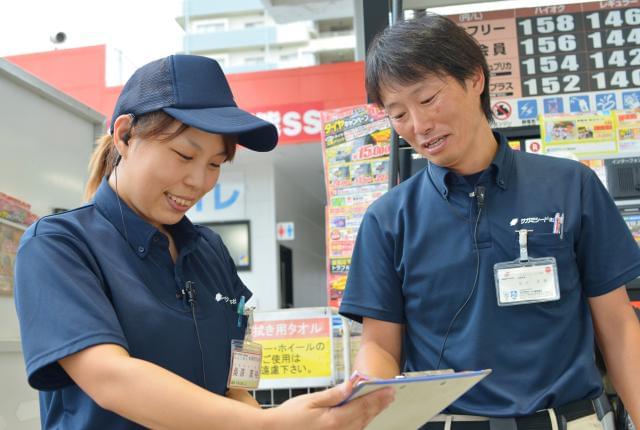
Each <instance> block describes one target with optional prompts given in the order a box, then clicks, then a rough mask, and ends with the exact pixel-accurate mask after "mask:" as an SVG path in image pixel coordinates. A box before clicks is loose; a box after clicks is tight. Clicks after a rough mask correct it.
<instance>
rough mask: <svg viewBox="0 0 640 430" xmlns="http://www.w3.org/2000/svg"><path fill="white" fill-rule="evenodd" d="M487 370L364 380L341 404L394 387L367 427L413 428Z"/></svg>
mask: <svg viewBox="0 0 640 430" xmlns="http://www.w3.org/2000/svg"><path fill="white" fill-rule="evenodd" d="M490 373H491V369H484V370H473V371H464V372H453V373H439V374H434V375H420V376H411V377H398V378H394V379H377V380H372V381H363V382H360V383H359V384H358V385H356V386H355V387H354V388H353V391H352V392H351V395H350V396H349V397H348V398H347V399H346V400H345V401H344V402H342V403H341V404H344V403H346V402H349V401H350V400H353V399H356V398H358V397H361V396H363V395H365V394H367V393H370V392H372V391H375V390H379V389H381V388H385V387H394V388H395V390H396V393H395V400H394V401H393V403H391V404H390V405H389V406H388V407H387V409H385V410H384V411H382V412H381V413H380V414H379V415H378V416H376V417H375V418H374V419H373V421H371V422H370V423H369V425H368V426H367V427H366V428H367V430H389V429H394V430H405V429H406V430H416V429H417V428H419V427H420V426H422V425H423V424H424V423H426V422H427V421H429V420H430V419H431V418H433V417H434V416H436V415H438V414H439V413H440V412H441V411H442V410H443V409H445V408H446V407H447V406H449V405H450V404H451V403H453V402H455V401H456V400H457V399H458V398H460V397H461V396H462V395H463V394H464V393H466V392H467V391H469V390H470V389H471V388H472V387H473V386H474V385H476V384H477V383H478V382H480V381H481V380H482V379H484V378H485V377H486V376H487V375H489V374H490Z"/></svg>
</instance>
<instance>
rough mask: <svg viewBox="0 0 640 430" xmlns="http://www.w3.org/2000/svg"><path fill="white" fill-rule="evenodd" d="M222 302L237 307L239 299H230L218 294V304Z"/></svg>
mask: <svg viewBox="0 0 640 430" xmlns="http://www.w3.org/2000/svg"><path fill="white" fill-rule="evenodd" d="M222 301H224V302H225V303H229V304H232V305H235V304H236V303H238V300H237V299H230V298H229V297H227V296H223V295H222V294H220V293H218V294H216V302H222Z"/></svg>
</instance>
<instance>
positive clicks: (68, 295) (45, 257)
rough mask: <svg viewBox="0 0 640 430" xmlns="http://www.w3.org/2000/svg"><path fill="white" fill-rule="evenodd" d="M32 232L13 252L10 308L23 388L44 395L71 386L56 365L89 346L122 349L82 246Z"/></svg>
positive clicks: (107, 303)
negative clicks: (109, 345)
mask: <svg viewBox="0 0 640 430" xmlns="http://www.w3.org/2000/svg"><path fill="white" fill-rule="evenodd" d="M33 231H35V228H33V229H30V230H28V231H27V232H26V233H25V235H24V237H23V238H22V241H21V244H20V247H19V249H18V255H17V258H16V266H15V303H16V310H17V313H18V318H19V320H20V334H21V337H22V349H23V354H24V358H25V362H26V367H27V375H28V380H29V384H30V385H31V386H32V387H33V388H35V389H38V390H45V391H46V390H55V389H59V388H62V387H64V386H67V385H70V384H72V383H73V382H72V380H71V378H70V377H69V376H68V375H67V373H66V372H65V371H64V370H63V368H62V367H61V366H60V365H59V364H58V360H60V359H62V358H64V357H67V356H69V355H72V354H74V353H76V352H79V351H81V350H83V349H85V348H88V347H90V346H93V345H98V344H104V343H113V344H118V345H120V346H122V347H123V348H125V349H128V345H127V342H126V339H125V337H124V334H123V332H122V329H121V327H120V324H119V322H118V318H117V315H116V313H115V310H114V308H113V306H112V304H111V302H110V300H109V298H108V296H107V293H106V292H105V288H104V286H103V283H102V281H101V276H100V275H99V274H100V271H99V269H98V266H97V264H96V263H95V260H94V259H93V258H92V257H91V253H90V251H89V249H88V248H87V246H86V245H85V244H83V243H82V242H81V241H79V240H77V239H75V238H73V237H71V236H67V235H62V234H44V235H34V234H33Z"/></svg>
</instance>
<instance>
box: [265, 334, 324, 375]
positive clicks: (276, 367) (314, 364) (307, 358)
mask: <svg viewBox="0 0 640 430" xmlns="http://www.w3.org/2000/svg"><path fill="white" fill-rule="evenodd" d="M256 342H258V343H260V344H261V345H262V365H261V367H260V369H261V370H260V378H261V379H282V378H319V377H329V376H331V343H330V339H329V338H328V337H316V338H298V339H260V340H257V339H256Z"/></svg>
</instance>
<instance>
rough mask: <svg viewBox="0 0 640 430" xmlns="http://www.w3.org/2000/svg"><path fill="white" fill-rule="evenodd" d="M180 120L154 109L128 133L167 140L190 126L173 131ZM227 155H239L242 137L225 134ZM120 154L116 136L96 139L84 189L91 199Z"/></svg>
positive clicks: (137, 121) (228, 157) (137, 119)
mask: <svg viewBox="0 0 640 430" xmlns="http://www.w3.org/2000/svg"><path fill="white" fill-rule="evenodd" d="M176 121H177V120H176V119H174V118H172V117H171V116H169V115H167V114H166V113H164V112H162V111H156V112H151V113H148V114H145V115H141V116H140V117H136V118H135V121H134V122H133V125H132V126H131V130H130V131H129V133H128V135H129V138H131V137H137V138H140V139H158V140H159V141H160V142H166V141H169V140H171V139H174V138H176V137H177V136H179V135H180V134H182V133H183V132H184V131H185V130H186V129H188V128H189V126H188V125H186V124H182V123H180V126H179V127H178V128H176V129H175V130H174V131H171V132H169V131H168V130H169V129H170V127H171V126H172V125H173V124H174V123H175V122H176ZM222 138H223V142H224V149H225V155H226V158H225V160H224V161H231V160H233V157H234V156H235V155H236V144H237V143H238V138H237V136H235V135H222ZM116 156H117V151H116V147H115V145H114V144H113V136H111V135H110V134H105V135H104V136H102V137H100V138H99V139H98V140H97V142H96V148H95V149H94V151H93V154H92V155H91V159H90V160H89V180H88V181H87V185H86V187H85V190H84V198H85V200H86V201H89V200H91V199H92V198H93V196H94V194H95V193H96V190H97V189H98V186H99V185H100V182H101V181H102V178H104V177H105V176H109V175H110V174H111V172H112V171H113V169H114V167H115V164H116V163H115V160H116Z"/></svg>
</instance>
